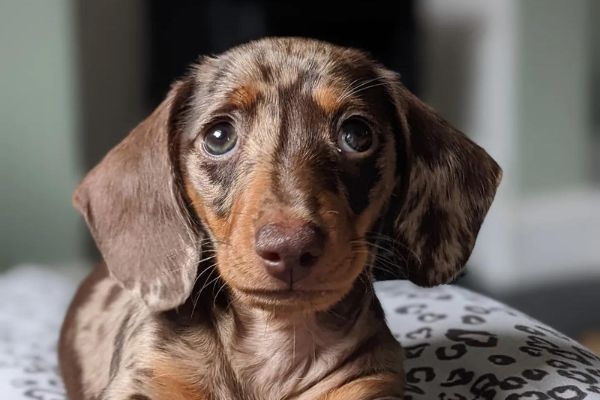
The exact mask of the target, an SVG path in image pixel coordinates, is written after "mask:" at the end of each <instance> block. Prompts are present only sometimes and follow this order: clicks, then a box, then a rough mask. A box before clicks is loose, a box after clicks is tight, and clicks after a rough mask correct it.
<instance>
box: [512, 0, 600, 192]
mask: <svg viewBox="0 0 600 400" xmlns="http://www.w3.org/2000/svg"><path fill="white" fill-rule="evenodd" d="M517 5H518V26H519V32H518V37H517V40H518V53H517V60H518V61H517V71H516V72H517V76H518V80H517V89H516V90H517V93H516V98H517V99H518V100H517V101H518V104H517V114H518V116H517V118H518V121H517V122H518V123H517V126H518V132H517V133H518V136H517V137H518V139H517V140H518V141H519V146H518V149H519V152H520V154H519V155H518V157H517V159H518V162H519V166H518V170H519V177H520V182H519V191H520V192H521V193H522V194H524V195H529V194H532V193H539V192H542V193H543V192H550V191H553V190H556V189H565V188H569V187H579V186H584V185H585V184H586V183H588V182H589V181H590V165H591V159H590V158H591V156H592V151H591V149H590V133H591V125H592V118H591V115H590V114H591V108H590V96H591V87H590V86H591V80H590V76H591V66H592V61H591V60H592V56H591V53H592V52H591V51H590V50H591V48H592V47H591V46H592V29H598V27H597V25H596V26H595V27H592V19H591V18H589V16H590V13H591V11H592V2H591V1H590V0H572V1H564V0H526V1H518V2H517ZM596 23H597V21H596Z"/></svg>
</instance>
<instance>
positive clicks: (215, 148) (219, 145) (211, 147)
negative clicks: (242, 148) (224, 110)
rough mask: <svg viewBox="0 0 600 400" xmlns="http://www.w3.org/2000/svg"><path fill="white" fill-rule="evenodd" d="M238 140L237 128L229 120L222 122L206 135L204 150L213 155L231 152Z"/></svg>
mask: <svg viewBox="0 0 600 400" xmlns="http://www.w3.org/2000/svg"><path fill="white" fill-rule="evenodd" d="M236 142H237V134H236V133H235V129H233V126H232V125H231V124H230V123H228V122H220V123H218V124H216V125H215V126H213V127H212V128H210V129H209V131H208V133H207V134H206V135H205V136H204V150H206V152H207V153H208V154H211V155H213V156H222V155H223V154H225V153H228V152H230V151H231V150H233V148H234V147H235V144H236Z"/></svg>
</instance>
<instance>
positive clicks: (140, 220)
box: [73, 83, 200, 311]
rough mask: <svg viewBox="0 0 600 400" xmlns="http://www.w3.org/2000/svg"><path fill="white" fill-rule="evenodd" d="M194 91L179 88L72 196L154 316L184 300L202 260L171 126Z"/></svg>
mask: <svg viewBox="0 0 600 400" xmlns="http://www.w3.org/2000/svg"><path fill="white" fill-rule="evenodd" d="M189 86H191V85H188V84H186V83H178V84H176V85H174V86H173V88H172V89H171V91H170V92H169V94H168V95H167V97H166V99H165V100H164V101H163V102H162V103H161V104H160V105H159V106H158V107H157V108H156V110H154V112H153V113H152V114H151V115H150V116H149V117H148V118H146V120H144V121H143V122H142V123H140V124H139V125H138V126H137V127H136V128H135V129H133V131H131V133H129V135H128V136H127V137H126V138H125V139H124V140H123V141H122V142H121V143H119V144H118V145H117V146H116V147H114V148H113V149H112V150H111V151H110V152H109V153H108V154H107V155H106V157H104V159H103V160H102V161H101V162H100V163H99V164H98V165H97V166H96V167H95V168H94V169H93V170H92V171H91V172H89V173H88V175H87V176H86V177H85V178H84V180H83V182H82V183H81V184H80V185H79V187H78V188H77V189H76V191H75V194H74V195H73V203H74V205H75V207H76V208H77V209H78V210H79V211H80V212H81V213H82V214H83V216H84V217H85V220H86V222H87V224H88V226H89V228H90V230H91V232H92V235H93V237H94V239H95V241H96V244H97V245H98V248H99V249H100V252H101V253H102V256H103V258H104V261H105V262H106V264H107V267H108V269H109V271H110V273H111V275H112V276H113V277H114V278H115V279H116V280H117V281H119V282H120V283H121V284H122V285H123V286H124V287H125V288H127V289H129V290H131V291H133V292H135V294H137V295H138V296H140V297H141V298H142V299H143V301H144V302H145V303H146V304H147V305H148V307H150V308H151V309H152V310H154V311H162V310H167V309H170V308H173V307H176V306H178V305H180V304H181V303H183V302H184V301H185V300H186V298H187V297H188V296H189V294H190V292H191V290H192V286H193V283H194V279H195V277H196V272H197V265H198V260H199V259H200V255H199V251H200V247H199V238H198V234H197V233H196V232H195V231H194V229H193V228H192V226H191V224H189V223H188V220H189V218H187V217H186V215H187V214H186V209H185V207H184V206H183V203H182V197H181V192H180V182H179V181H180V178H179V167H178V157H177V155H178V153H179V145H178V135H177V134H176V129H175V121H174V118H175V117H174V115H175V114H176V113H177V112H178V110H179V109H180V108H182V107H183V105H182V104H183V103H185V101H186V100H187V98H188V97H189V95H190V94H189V91H190V89H189Z"/></svg>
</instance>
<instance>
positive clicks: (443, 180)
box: [384, 71, 502, 286]
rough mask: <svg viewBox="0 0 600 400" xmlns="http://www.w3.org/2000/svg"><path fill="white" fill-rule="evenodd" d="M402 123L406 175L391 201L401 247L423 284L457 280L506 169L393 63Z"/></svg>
mask: <svg viewBox="0 0 600 400" xmlns="http://www.w3.org/2000/svg"><path fill="white" fill-rule="evenodd" d="M384 76H385V79H386V81H387V82H388V86H389V89H390V90H391V92H392V98H393V101H394V103H395V107H396V109H397V114H398V117H399V118H398V120H399V124H400V127H399V128H400V129H398V130H397V131H398V133H397V141H398V144H397V148H398V149H399V153H400V154H398V157H397V159H398V165H397V168H396V169H397V171H398V174H399V175H400V176H399V183H398V186H397V188H396V196H395V198H396V199H401V200H400V204H391V205H390V211H389V212H390V213H392V214H393V215H390V216H388V217H390V218H392V220H393V228H392V230H393V233H392V235H393V237H394V239H395V241H396V243H397V245H396V249H395V250H394V251H395V254H396V256H397V258H398V262H399V263H400V264H401V265H404V267H405V268H406V271H405V273H406V276H407V277H408V278H409V279H410V280H411V281H413V282H414V283H417V284H419V285H423V286H432V285H437V284H440V283H445V282H448V281H451V280H453V279H454V278H455V277H456V276H457V275H458V273H459V272H460V271H461V270H462V268H463V267H464V265H465V263H466V262H467V259H468V258H469V256H470V254H471V251H472V250H473V246H474V245H475V239H476V237H477V234H478V232H479V228H480V227H481V224H482V223H483V219H484V217H485V215H486V213H487V211H488V209H489V207H490V205H491V203H492V200H493V198H494V195H495V193H496V188H497V187H498V185H499V183H500V180H501V177H502V170H501V169H500V167H499V166H498V164H496V162H495V161H494V160H493V159H492V158H491V157H490V156H489V155H488V154H487V153H486V152H485V150H483V149H482V148H481V147H479V146H478V145H477V144H475V143H474V142H473V141H471V140H470V139H469V138H467V137H466V136H465V135H464V134H463V133H462V132H460V131H458V130H457V129H455V128H453V127H452V126H450V124H449V123H448V122H447V121H445V120H444V119H443V118H442V117H440V116H439V115H438V114H436V113H435V112H434V111H433V110H432V109H431V108H430V107H429V106H427V105H426V104H424V103H423V102H422V101H421V100H419V99H418V98H417V97H416V96H415V95H413V94H412V93H411V92H409V91H408V90H407V89H406V88H405V87H404V86H402V85H401V84H400V83H399V81H398V79H397V77H396V76H395V75H393V74H391V73H390V72H388V71H384Z"/></svg>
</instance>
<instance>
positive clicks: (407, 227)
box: [75, 39, 501, 312]
mask: <svg viewBox="0 0 600 400" xmlns="http://www.w3.org/2000/svg"><path fill="white" fill-rule="evenodd" d="M500 175H501V171H500V168H499V167H498V166H497V165H496V163H495V162H494V161H493V160H492V159H491V158H490V157H489V156H488V155H487V154H486V153H485V151H484V150H482V149H481V148H480V147H478V146H477V145H476V144H474V143H473V142H472V141H470V140H469V139H468V138H467V137H465V136H464V135H463V134H462V133H460V132H458V131H457V130H456V129H454V128H452V127H451V126H449V125H448V123H447V122H446V121H444V120H443V119H442V118H440V117H439V116H438V115H436V114H435V113H434V112H433V111H432V110H431V109H430V108H428V107H427V106H426V105H424V104H423V103H422V102H421V101H420V100H418V99H417V98H416V97H414V96H413V95H412V94H411V93H410V92H408V91H407V90H406V89H405V88H404V87H403V86H402V85H401V84H400V83H399V81H398V79H397V77H396V76H395V74H393V73H391V72H389V71H387V70H385V69H384V68H382V67H381V66H379V65H378V64H376V63H375V62H373V61H372V60H370V59H369V58H368V57H367V56H366V55H365V54H363V53H361V52H359V51H357V50H352V49H345V48H340V47H335V46H333V45H329V44H326V43H322V42H317V41H309V40H302V39H266V40H261V41H258V42H253V43H249V44H247V45H243V46H240V47H237V48H235V49H233V50H230V51H228V52H226V53H224V54H222V55H220V56H218V57H215V58H205V59H203V60H202V61H201V62H200V63H199V64H198V65H195V66H194V67H193V69H192V70H191V71H190V73H189V74H188V75H187V76H186V77H185V78H184V79H182V80H181V81H180V82H178V83H176V84H175V85H174V86H173V88H172V90H171V92H170V93H169V95H168V96H167V98H166V100H165V101H164V102H163V103H162V104H161V105H160V106H159V107H158V108H157V110H156V111H155V112H154V113H153V114H152V115H151V116H150V117H149V118H148V119H147V120H146V121H144V122H142V124H140V125H139V126H138V127H137V128H135V129H134V131H133V132H132V133H131V134H130V135H129V136H128V137H127V138H126V139H125V140H124V141H123V142H122V143H121V144H119V145H118V146H117V147H115V149H113V150H112V151H111V152H110V153H109V154H108V155H107V156H106V158H105V159H104V160H103V161H102V162H101V163H100V164H99V165H98V166H97V167H96V168H95V169H94V170H93V171H92V172H90V174H88V176H87V177H86V178H85V180H84V181H83V183H82V184H81V185H80V187H79V188H78V190H77V191H76V193H75V204H76V206H77V207H78V208H79V209H80V210H81V211H82V212H83V214H84V216H85V217H86V220H87V222H88V224H89V226H90V228H91V231H92V233H93V235H94V237H95V239H96V241H97V243H98V246H99V248H100V250H101V252H102V254H103V256H104V258H105V261H106V263H107V265H108V267H109V269H110V271H111V273H112V275H113V276H114V277H115V278H116V279H117V280H119V281H120V282H122V283H123V285H124V286H125V287H127V288H130V289H132V290H134V291H135V292H137V293H138V294H139V295H140V296H141V297H142V298H143V299H144V300H145V301H146V303H147V304H148V305H149V306H150V307H151V308H153V309H155V310H164V309H169V308H172V307H175V306H177V305H178V304H180V303H182V302H183V301H185V299H186V298H187V297H188V296H189V294H190V292H191V290H192V286H193V284H194V281H195V279H196V277H197V276H198V274H202V272H198V271H197V267H198V265H200V261H201V259H202V257H203V254H202V248H203V247H205V245H206V244H207V243H210V246H211V248H212V249H213V250H214V257H215V260H214V261H215V264H216V268H217V269H218V272H219V274H220V276H221V277H222V279H223V280H224V281H225V282H226V283H227V285H228V286H229V287H230V289H231V292H232V293H233V294H234V295H236V296H238V297H239V298H240V299H241V300H242V301H244V302H246V303H247V304H250V305H252V306H257V307H262V308H268V309H270V310H274V311H285V312H289V311H292V310H314V311H317V310H322V309H326V308H328V307H330V306H331V305H332V304H334V303H336V302H337V301H339V300H340V299H341V298H342V297H343V296H344V295H345V294H346V293H347V292H348V291H349V289H350V288H351V287H352V285H353V283H354V281H355V280H356V279H357V278H358V277H359V275H360V274H361V273H362V272H363V271H365V268H367V267H368V266H369V265H370V264H371V263H372V256H373V253H374V251H375V249H377V248H380V249H381V248H383V251H384V252H386V253H387V256H386V259H387V260H388V261H390V262H394V263H396V264H397V265H398V266H400V267H401V268H402V269H403V270H404V271H405V273H406V274H407V276H408V278H409V279H411V280H412V281H414V282H416V283H418V284H421V285H435V284H438V283H443V282H446V281H449V280H451V279H453V278H454V277H455V276H456V274H457V273H458V272H459V271H460V269H461V268H462V267H463V265H464V263H465V262H466V260H467V258H468V256H469V254H470V252H471V250H472V248H473V245H474V243H475V238H476V235H477V232H478V230H479V227H480V225H481V223H482V221H483V218H484V216H485V214H486V212H487V209H488V208H489V206H490V204H491V201H492V198H493V196H494V193H495V190H496V187H497V185H498V183H499V180H500ZM382 226H387V227H388V229H389V233H388V236H386V237H387V239H386V240H383V241H379V242H378V244H376V245H375V244H374V243H373V239H372V238H373V237H374V234H379V237H381V236H382V234H383V233H382V232H379V231H380V228H381V227H382ZM207 256H211V257H212V256H213V254H212V253H211V254H210V255H207V254H204V257H207Z"/></svg>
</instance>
